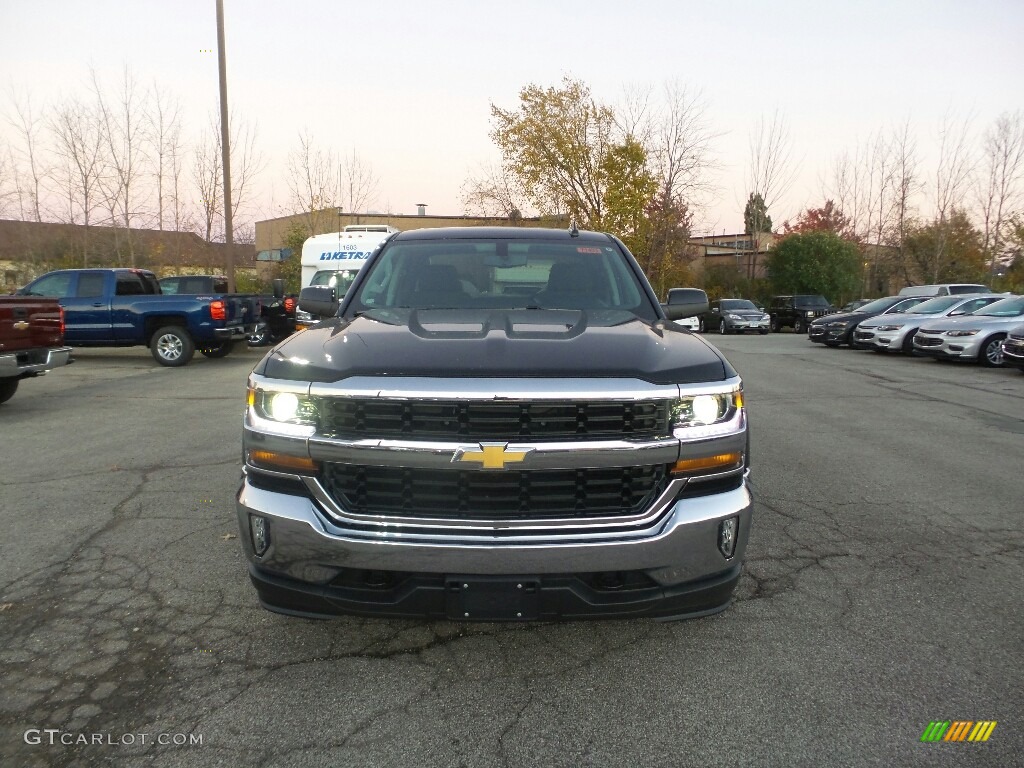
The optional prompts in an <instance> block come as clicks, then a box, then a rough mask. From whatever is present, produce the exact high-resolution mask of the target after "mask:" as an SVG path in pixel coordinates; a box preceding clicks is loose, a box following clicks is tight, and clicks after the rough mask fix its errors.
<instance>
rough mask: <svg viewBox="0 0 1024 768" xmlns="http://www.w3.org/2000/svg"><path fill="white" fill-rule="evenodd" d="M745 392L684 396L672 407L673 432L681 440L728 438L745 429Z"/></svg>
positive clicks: (734, 390)
mask: <svg viewBox="0 0 1024 768" xmlns="http://www.w3.org/2000/svg"><path fill="white" fill-rule="evenodd" d="M742 416H743V390H742V389H740V388H739V387H735V388H733V389H730V390H728V391H725V392H707V393H696V394H690V395H685V396H684V397H681V398H679V399H678V400H676V401H675V403H673V405H672V428H673V433H674V434H675V436H676V437H678V438H680V439H682V440H692V439H704V438H707V437H714V436H717V435H727V434H732V433H734V432H737V431H739V430H740V429H741V428H742Z"/></svg>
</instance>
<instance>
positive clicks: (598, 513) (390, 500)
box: [320, 463, 668, 520]
mask: <svg viewBox="0 0 1024 768" xmlns="http://www.w3.org/2000/svg"><path fill="white" fill-rule="evenodd" d="M320 480H321V484H322V485H323V487H324V488H325V489H326V490H327V492H328V493H329V494H330V495H331V497H332V498H333V499H334V501H335V502H336V503H337V504H338V505H339V506H341V507H342V508H344V509H345V510H347V511H349V512H352V513H355V514H363V515H383V516H400V517H422V518H448V519H452V518H455V519H463V520H523V519H529V520H533V519H550V518H572V517H578V518H590V517H608V516H629V515H635V514H637V513H639V512H642V511H643V510H644V509H645V508H647V507H648V506H650V505H651V504H652V503H653V502H654V500H655V499H656V498H657V497H658V495H659V494H660V493H661V492H662V491H663V490H664V488H665V486H666V485H667V483H668V479H667V473H666V466H665V465H664V464H658V465H653V466H641V467H614V468H603V469H568V470H522V471H491V472H489V471H486V470H478V471H474V470H458V469H451V470H444V471H437V470H429V469H409V468H405V469H391V468H386V467H372V466H355V465H350V464H336V463H328V464H325V465H324V467H323V470H322V473H321V478H320Z"/></svg>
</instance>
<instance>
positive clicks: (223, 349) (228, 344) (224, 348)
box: [199, 341, 235, 358]
mask: <svg viewBox="0 0 1024 768" xmlns="http://www.w3.org/2000/svg"><path fill="white" fill-rule="evenodd" d="M234 348H235V342H233V341H225V342H224V343H223V344H221V345H220V346H219V347H209V348H207V349H200V350H199V351H200V352H201V353H202V355H203V357H209V358H218V357H227V356H228V355H230V354H231V350H233V349H234Z"/></svg>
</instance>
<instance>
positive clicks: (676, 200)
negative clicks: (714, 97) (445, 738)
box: [646, 81, 721, 211]
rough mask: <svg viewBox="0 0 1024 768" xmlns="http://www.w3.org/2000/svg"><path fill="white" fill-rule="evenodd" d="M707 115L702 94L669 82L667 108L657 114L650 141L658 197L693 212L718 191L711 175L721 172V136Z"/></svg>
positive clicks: (650, 157) (706, 107) (648, 142)
mask: <svg viewBox="0 0 1024 768" xmlns="http://www.w3.org/2000/svg"><path fill="white" fill-rule="evenodd" d="M707 114H708V106H707V102H706V100H705V99H704V96H703V94H702V93H701V92H700V91H691V90H690V89H689V88H687V87H686V86H684V85H681V84H680V83H679V82H675V81H672V82H667V83H665V102H664V105H663V106H662V107H661V108H660V109H659V110H657V111H655V112H654V115H653V123H652V124H651V129H650V131H649V132H647V138H646V147H647V154H648V158H649V160H650V162H651V165H652V170H653V171H654V174H655V177H656V178H657V179H658V182H659V186H660V189H659V192H658V194H659V195H660V197H661V198H662V200H663V201H665V202H666V203H673V204H675V205H686V206H687V207H688V208H689V209H690V210H691V211H692V210H693V209H694V208H699V207H701V206H702V205H703V204H704V203H705V202H706V200H707V197H708V196H709V195H710V194H711V193H713V192H714V191H715V189H714V185H713V184H712V182H711V175H712V173H714V172H715V171H717V170H719V164H718V163H717V162H716V161H715V159H714V156H713V145H714V142H715V140H716V139H717V138H718V137H720V136H721V133H720V132H718V131H715V130H714V129H713V128H712V126H711V123H710V122H709V120H708V117H707Z"/></svg>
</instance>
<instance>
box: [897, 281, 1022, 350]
mask: <svg viewBox="0 0 1024 768" xmlns="http://www.w3.org/2000/svg"><path fill="white" fill-rule="evenodd" d="M1021 320H1024V296H1014V297H1013V298H1009V299H1003V300H1002V301H997V302H995V303H993V304H989V305H988V306H987V307H984V308H982V309H979V310H978V311H977V312H975V313H973V314H971V315H964V316H963V317H950V318H946V319H945V320H935V321H932V322H930V323H925V324H924V325H922V326H921V328H920V330H918V332H917V333H916V334H915V335H914V353H915V354H921V355H927V356H928V357H937V358H943V359H947V360H954V359H956V360H973V361H976V362H979V363H981V364H982V365H988V366H1001V365H1002V364H1003V339H1005V338H1006V337H1007V334H1008V332H1009V331H1010V330H1011V329H1012V328H1015V327H1016V326H1018V325H1020V323H1021Z"/></svg>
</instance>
